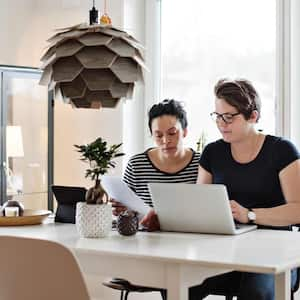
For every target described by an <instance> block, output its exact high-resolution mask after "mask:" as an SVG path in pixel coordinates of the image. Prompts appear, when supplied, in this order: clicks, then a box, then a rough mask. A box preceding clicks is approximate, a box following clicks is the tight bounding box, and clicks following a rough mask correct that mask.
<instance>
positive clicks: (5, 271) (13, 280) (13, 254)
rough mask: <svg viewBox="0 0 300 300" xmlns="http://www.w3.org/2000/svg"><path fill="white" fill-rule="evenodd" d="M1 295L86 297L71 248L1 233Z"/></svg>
mask: <svg viewBox="0 0 300 300" xmlns="http://www.w3.org/2000/svg"><path fill="white" fill-rule="evenodd" d="M0 299H5V300H41V299H42V300H89V299H90V297H89V295H88V291H87V288H86V285H85V282H84V279H83V277H82V274H81V271H80V268H79V265H78V263H77V261H76V259H75V257H74V256H73V254H72V252H71V251H70V250H68V249H67V248H66V247H64V246H63V245H60V244H58V243H55V242H51V241H47V240H39V239H31V238H24V237H12V236H0Z"/></svg>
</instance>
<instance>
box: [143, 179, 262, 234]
mask: <svg viewBox="0 0 300 300" xmlns="http://www.w3.org/2000/svg"><path fill="white" fill-rule="evenodd" d="M149 190H150V193H151V196H152V202H153V205H154V210H155V212H156V213H157V215H158V219H159V222H160V228H161V230H163V231H176V232H194V233H215V234H233V235H234V234H240V233H244V232H247V231H250V230H254V229H256V228H257V226H256V225H244V224H237V225H235V223H234V220H233V217H232V213H231V208H230V203H229V199H228V194H227V190H226V187H225V186H224V185H222V184H183V183H176V184H175V183H149Z"/></svg>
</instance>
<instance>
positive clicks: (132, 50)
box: [40, 24, 146, 108]
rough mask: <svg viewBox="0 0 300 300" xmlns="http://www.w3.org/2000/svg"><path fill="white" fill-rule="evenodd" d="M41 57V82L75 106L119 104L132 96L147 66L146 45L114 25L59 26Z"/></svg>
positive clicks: (98, 106)
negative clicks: (145, 61) (143, 51)
mask: <svg viewBox="0 0 300 300" xmlns="http://www.w3.org/2000/svg"><path fill="white" fill-rule="evenodd" d="M48 42H49V43H50V46H49V48H48V50H47V51H46V53H45V54H44V55H43V57H42V58H41V61H42V63H43V65H42V67H41V68H42V69H43V74H42V77H41V80H40V84H42V85H48V87H49V90H54V95H55V99H62V100H63V101H64V102H66V103H70V104H72V105H73V106H74V107H81V108H100V107H115V106H116V105H117V103H118V102H119V100H120V99H121V98H131V97H132V93H133V89H134V84H135V82H137V81H138V80H143V72H142V69H146V66H145V63H144V59H143V57H142V54H141V50H143V49H144V47H143V46H142V45H141V44H140V43H139V42H138V41H137V40H136V39H134V38H133V37H132V36H131V35H129V34H128V33H126V32H125V31H122V30H120V29H117V28H115V27H112V26H111V25H100V24H96V25H87V24H79V25H76V26H73V27H69V28H64V29H60V30H58V33H57V34H55V35H54V36H52V37H51V38H50V39H49V40H48Z"/></svg>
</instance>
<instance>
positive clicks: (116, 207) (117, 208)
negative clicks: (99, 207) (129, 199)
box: [109, 199, 127, 216]
mask: <svg viewBox="0 0 300 300" xmlns="http://www.w3.org/2000/svg"><path fill="white" fill-rule="evenodd" d="M109 202H111V205H112V208H113V211H112V212H113V215H114V216H118V215H119V214H121V213H122V212H123V211H125V210H127V207H126V206H124V205H123V204H121V203H120V202H118V201H116V200H115V199H110V200H109Z"/></svg>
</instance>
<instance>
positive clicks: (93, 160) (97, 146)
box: [74, 137, 124, 180]
mask: <svg viewBox="0 0 300 300" xmlns="http://www.w3.org/2000/svg"><path fill="white" fill-rule="evenodd" d="M121 146H122V143H121V144H117V145H115V144H114V145H111V146H108V145H107V142H106V141H104V140H103V139H102V138H101V137H99V138H97V139H96V140H95V141H93V142H92V143H90V144H87V145H74V147H75V148H77V152H79V153H81V157H80V160H82V161H85V162H88V163H89V165H90V169H87V170H86V173H85V177H90V178H91V179H92V180H98V178H99V175H104V174H105V173H107V172H108V170H109V168H110V167H112V168H115V166H116V163H115V162H114V161H113V159H114V158H116V157H120V156H123V155H124V153H121V152H119V148H120V147H121Z"/></svg>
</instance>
